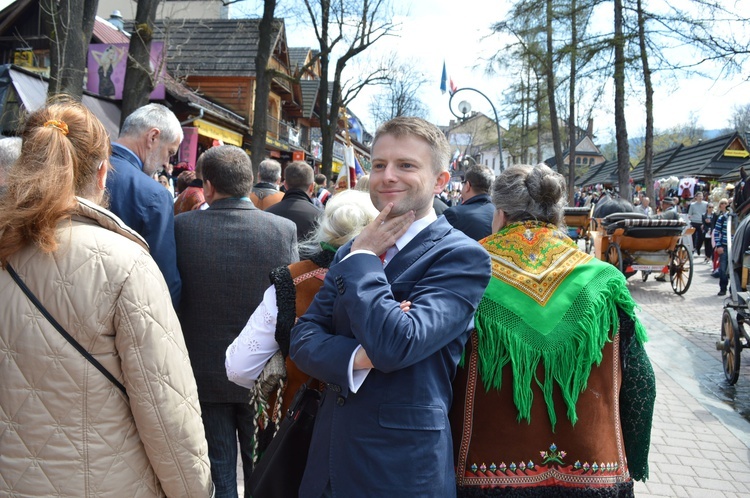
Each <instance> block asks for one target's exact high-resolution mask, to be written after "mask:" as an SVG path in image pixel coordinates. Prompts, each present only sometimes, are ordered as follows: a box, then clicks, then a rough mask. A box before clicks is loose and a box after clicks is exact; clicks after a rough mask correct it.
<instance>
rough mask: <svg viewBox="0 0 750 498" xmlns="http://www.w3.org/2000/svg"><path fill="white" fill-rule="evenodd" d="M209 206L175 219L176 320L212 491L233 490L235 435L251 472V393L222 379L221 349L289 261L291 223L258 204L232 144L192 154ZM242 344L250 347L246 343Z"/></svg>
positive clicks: (293, 252) (246, 167)
mask: <svg viewBox="0 0 750 498" xmlns="http://www.w3.org/2000/svg"><path fill="white" fill-rule="evenodd" d="M199 164H200V168H201V171H202V175H203V189H204V195H205V197H206V202H207V203H208V204H209V207H208V209H207V210H205V211H188V212H186V213H183V214H180V215H178V216H177V217H176V218H175V236H176V240H177V265H178V267H179V269H180V273H181V274H182V282H183V285H182V299H181V300H180V306H179V309H178V311H179V317H180V323H181V324H182V330H183V334H184V336H185V343H186V345H187V349H188V352H189V353H190V361H191V363H192V366H193V371H194V373H195V380H196V381H197V384H198V397H199V400H200V404H201V410H202V412H203V424H204V427H205V430H206V439H207V440H208V457H209V459H210V461H211V476H212V478H213V481H214V484H215V485H216V496H217V497H222V496H230V497H236V496H237V475H236V469H237V440H238V438H239V443H240V451H241V453H242V464H243V472H244V476H245V482H247V481H248V479H249V477H250V472H251V471H252V438H253V413H252V409H251V407H250V405H249V400H250V393H249V391H248V390H247V389H245V388H242V387H240V386H238V385H236V384H234V383H232V382H230V381H229V380H228V379H227V375H226V370H225V369H224V355H225V352H226V350H227V347H228V346H229V345H230V344H231V343H232V341H234V339H235V337H237V336H238V335H239V333H240V332H241V331H242V328H243V327H244V326H245V324H246V323H247V320H248V318H249V317H250V315H252V313H253V311H254V310H255V308H257V307H258V305H259V304H260V302H261V301H262V300H263V293H264V292H265V290H266V289H267V288H268V282H269V280H268V274H269V272H270V271H271V270H272V269H274V268H276V267H279V266H286V265H289V264H290V263H293V262H296V261H297V260H298V259H299V258H298V254H297V236H296V229H295V226H294V223H292V222H291V221H289V220H286V219H284V218H280V217H278V216H274V215H272V214H268V213H266V212H264V211H261V210H260V209H257V208H256V207H255V206H254V205H253V203H252V202H251V201H250V199H249V198H248V197H247V195H248V193H249V192H250V190H251V189H252V186H253V173H252V167H251V163H250V158H249V157H248V156H247V154H246V153H245V152H244V151H243V150H242V149H240V148H238V147H234V146H232V145H224V146H220V147H214V148H212V149H209V150H207V151H206V152H205V153H203V155H201V157H200V159H199ZM245 346H246V347H251V345H249V344H247V345H245Z"/></svg>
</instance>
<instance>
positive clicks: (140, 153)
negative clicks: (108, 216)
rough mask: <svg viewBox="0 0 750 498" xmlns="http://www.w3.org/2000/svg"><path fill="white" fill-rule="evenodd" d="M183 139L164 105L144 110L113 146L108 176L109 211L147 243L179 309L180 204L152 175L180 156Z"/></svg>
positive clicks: (128, 122)
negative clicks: (177, 246) (177, 230)
mask: <svg viewBox="0 0 750 498" xmlns="http://www.w3.org/2000/svg"><path fill="white" fill-rule="evenodd" d="M182 138H183V134H182V127H181V126H180V122H179V121H178V120H177V117H176V116H175V115H174V114H173V113H172V111H170V110H169V109H167V108H166V107H164V106H163V105H160V104H148V105H145V106H143V107H140V108H138V109H136V110H135V111H134V112H133V113H132V114H131V115H130V116H128V117H127V118H126V119H125V122H124V123H123V125H122V128H121V129H120V137H119V138H118V139H117V141H115V142H113V143H112V157H110V163H111V164H112V167H113V171H111V172H110V173H109V174H108V175H107V190H108V191H109V196H110V206H109V209H110V210H111V211H112V212H113V213H115V214H116V215H117V216H119V217H120V218H121V219H122V221H124V222H125V223H126V224H127V225H128V226H129V227H130V228H132V229H133V230H135V231H136V232H138V233H139V234H141V236H142V237H143V238H144V239H146V242H148V245H149V248H150V249H151V256H152V257H153V258H154V260H155V261H156V264H157V265H159V269H160V270H161V272H162V274H163V275H164V280H166V282H167V286H168V287H169V293H170V294H171V296H172V303H173V304H175V305H177V303H179V300H180V289H181V283H180V273H179V272H178V271H177V263H176V260H175V258H176V251H175V242H174V212H173V209H174V199H173V197H172V195H171V194H170V193H169V191H168V190H167V189H165V188H164V187H162V186H161V185H160V184H159V182H156V181H154V180H153V178H151V175H153V174H154V172H156V171H157V170H160V169H162V168H164V167H165V165H166V164H167V163H169V158H170V157H172V156H174V155H175V154H177V150H178V149H179V147H180V142H182Z"/></svg>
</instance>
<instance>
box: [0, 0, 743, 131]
mask: <svg viewBox="0 0 750 498" xmlns="http://www.w3.org/2000/svg"><path fill="white" fill-rule="evenodd" d="M289 1H290V0H279V5H280V7H279V9H278V10H277V16H285V17H287V21H286V25H287V42H288V44H289V46H309V47H315V46H316V43H317V42H316V40H315V38H314V35H313V33H312V31H311V30H310V29H309V28H307V29H306V28H305V27H304V26H303V25H301V24H300V23H299V22H297V23H295V22H294V21H292V20H291V19H290V16H289V14H288V12H287V11H285V10H284V5H285V4H287V3H288V2H289ZM653 1H655V2H658V1H660V0H653ZM726 1H733V0H726ZM291 2H292V3H293V4H297V5H298V4H300V3H301V2H297V1H296V0H291ZM9 3H11V1H10V0H0V8H2V7H4V6H5V5H7V4H9ZM393 3H394V4H395V5H396V8H397V9H399V13H398V14H399V15H397V16H396V17H395V18H394V23H397V24H399V25H400V27H399V29H398V34H399V36H398V37H387V38H383V39H381V40H378V41H377V42H376V44H374V45H373V46H372V47H370V48H369V49H368V50H366V51H365V52H364V53H363V54H367V55H368V56H369V55H382V54H386V53H390V52H395V53H397V54H398V55H399V57H400V59H402V60H406V61H411V62H412V63H413V64H414V66H415V67H416V68H418V69H419V70H420V71H421V72H422V73H423V74H424V76H425V79H426V80H427V83H426V84H425V85H424V86H423V87H422V92H421V95H420V97H421V99H422V101H423V102H424V103H425V104H426V105H427V108H428V110H429V113H430V115H429V119H430V121H432V122H434V123H435V124H438V125H447V124H448V123H449V121H450V120H451V119H455V117H454V116H453V114H451V112H450V109H449V108H448V101H449V94H447V93H446V94H442V93H441V91H440V79H441V75H442V69H443V62H445V65H446V69H447V71H448V74H449V76H450V77H452V79H453V82H454V83H455V84H456V86H458V87H459V88H461V87H470V88H475V89H477V90H479V91H481V92H482V93H484V94H485V95H487V97H489V98H490V99H491V100H492V102H493V103H494V104H495V106H496V108H497V109H498V113H499V114H500V125H501V126H502V127H504V128H506V129H507V127H508V125H509V123H508V121H507V119H505V118H504V117H503V108H502V106H501V103H502V100H503V92H504V91H506V90H507V88H509V87H510V85H511V83H512V81H513V78H514V76H515V75H514V74H513V70H512V69H509V70H507V71H505V72H504V73H501V74H492V75H489V76H488V75H487V74H485V71H484V69H485V65H486V64H485V62H484V60H485V59H486V58H487V57H488V56H490V55H492V54H494V53H496V52H497V51H498V49H499V47H500V41H499V40H498V37H497V35H492V34H491V33H490V26H491V24H492V23H493V22H496V21H499V20H501V19H503V17H505V14H506V12H507V9H508V5H510V1H509V0H393ZM260 9H262V2H261V1H259V0H243V1H241V2H239V3H237V4H233V5H232V6H231V7H230V15H232V16H240V15H248V14H250V15H252V14H255V15H259V14H260V12H261V10H260ZM600 15H601V17H602V19H603V22H609V20H608V17H609V16H610V15H611V14H610V12H609V10H605V11H604V12H601V13H600ZM657 80H658V77H657ZM657 85H659V86H657V88H656V93H655V96H654V98H655V105H654V107H655V109H654V112H655V126H656V128H657V129H666V128H670V127H672V126H678V125H681V124H685V123H687V122H689V120H690V119H691V116H692V115H695V116H697V117H698V124H700V125H702V126H703V128H704V129H706V130H712V129H721V128H725V127H727V126H728V124H729V123H728V121H729V117H730V115H731V112H732V108H733V107H734V106H735V105H745V104H748V103H750V80H748V81H741V80H740V81H737V80H732V81H727V80H724V79H721V80H720V81H718V82H716V81H712V80H711V79H705V78H690V79H686V78H683V79H680V80H679V81H664V82H661V83H659V81H657ZM377 91H378V90H377V89H376V88H371V89H369V90H367V91H363V92H362V93H361V94H360V95H359V96H358V97H357V99H356V100H355V101H354V102H353V103H352V104H351V105H350V109H351V110H352V111H353V112H354V113H355V114H356V115H357V116H358V117H359V118H360V119H361V120H362V121H363V123H364V125H365V127H366V128H367V130H368V131H370V132H371V133H372V132H374V131H375V128H376V126H377V124H378V123H375V122H374V121H373V119H372V118H371V117H370V115H369V110H368V108H369V104H370V100H371V98H372V95H373V94H374V93H375V92H377ZM463 100H466V101H468V102H469V103H470V104H471V106H472V109H473V110H476V111H479V112H482V113H484V114H486V115H488V116H490V117H492V109H491V107H490V106H489V104H488V103H487V101H486V100H485V99H483V98H482V97H481V96H479V95H476V94H474V93H473V92H470V91H463V92H460V93H459V94H458V95H456V98H454V99H453V109H454V110H455V112H456V113H457V114H460V112H459V111H458V104H459V103H460V102H461V101H463ZM613 102H614V98H613V97H612V95H611V94H609V95H606V96H605V97H604V98H603V100H602V104H601V105H600V107H599V109H598V110H597V111H596V112H595V114H594V131H595V134H596V135H597V141H598V142H599V143H600V144H603V143H607V142H609V141H611V140H613V138H612V137H613V136H614V125H613V123H614V115H613V107H614V104H613ZM626 104H627V105H626V107H627V110H626V122H627V126H628V134H629V136H631V137H637V136H642V135H643V130H644V128H645V111H643V107H644V106H643V103H642V102H641V101H639V99H638V98H636V97H632V96H631V97H628V100H627V103H626Z"/></svg>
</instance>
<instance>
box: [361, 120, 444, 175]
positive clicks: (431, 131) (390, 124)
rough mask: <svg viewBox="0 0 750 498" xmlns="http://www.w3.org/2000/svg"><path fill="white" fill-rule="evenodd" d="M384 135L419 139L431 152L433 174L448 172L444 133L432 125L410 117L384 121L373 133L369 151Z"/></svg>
mask: <svg viewBox="0 0 750 498" xmlns="http://www.w3.org/2000/svg"><path fill="white" fill-rule="evenodd" d="M384 135H392V136H394V137H397V138H401V137H409V136H414V137H419V138H421V139H422V140H424V141H425V142H427V145H429V147H430V150H431V151H432V169H433V171H434V172H435V173H442V172H443V171H447V170H448V161H449V160H450V157H451V150H450V145H449V144H448V139H447V138H445V133H443V132H442V131H440V128H438V127H437V126H435V125H434V124H432V123H430V122H428V121H425V120H424V119H422V118H415V117H410V116H399V117H396V118H393V119H391V120H390V121H386V122H385V123H383V124H382V125H380V127H379V128H378V130H377V131H376V132H375V138H373V139H372V145H371V146H370V149H371V150H372V148H373V147H375V144H376V143H377V141H378V140H379V139H380V138H382V137H383V136H384Z"/></svg>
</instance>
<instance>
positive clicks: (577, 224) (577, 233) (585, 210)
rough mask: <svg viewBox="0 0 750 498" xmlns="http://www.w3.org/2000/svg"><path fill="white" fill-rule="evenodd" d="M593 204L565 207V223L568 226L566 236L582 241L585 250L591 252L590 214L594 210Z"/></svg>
mask: <svg viewBox="0 0 750 498" xmlns="http://www.w3.org/2000/svg"><path fill="white" fill-rule="evenodd" d="M594 206H595V205H594V204H592V205H591V206H590V207H586V206H584V207H566V208H565V225H566V226H567V227H568V236H569V237H570V238H571V239H573V240H574V241H575V242H578V241H579V240H583V241H584V247H585V251H586V252H587V253H589V252H591V237H590V235H589V229H590V227H591V216H592V214H593V212H594Z"/></svg>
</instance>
